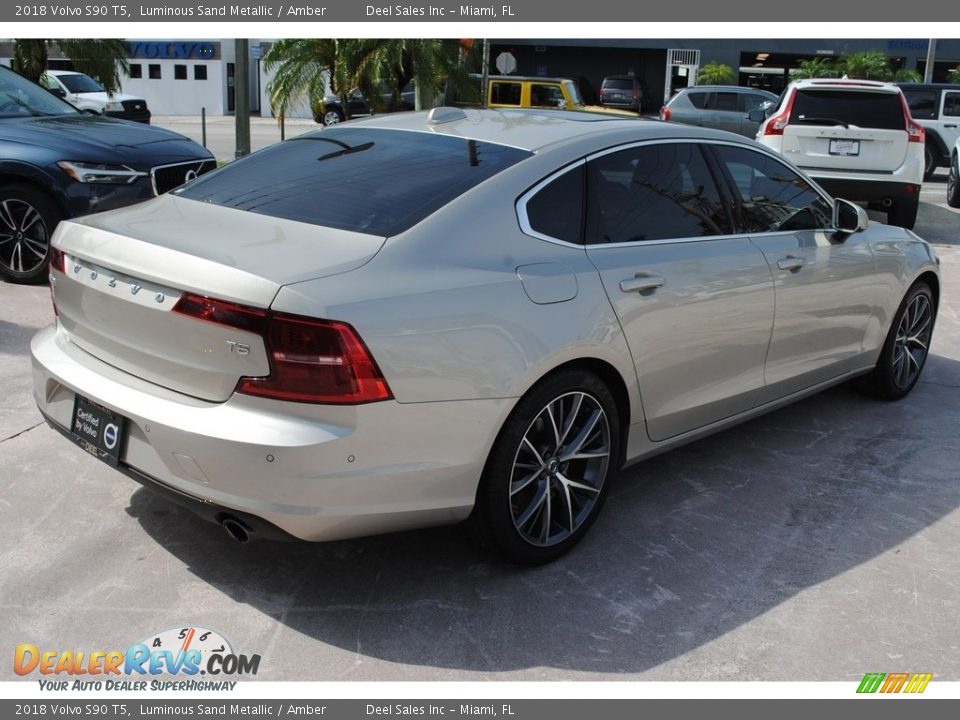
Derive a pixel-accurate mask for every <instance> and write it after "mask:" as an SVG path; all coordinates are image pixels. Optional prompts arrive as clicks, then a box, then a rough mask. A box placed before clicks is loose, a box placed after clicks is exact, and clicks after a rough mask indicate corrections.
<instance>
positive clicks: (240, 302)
mask: <svg viewBox="0 0 960 720" xmlns="http://www.w3.org/2000/svg"><path fill="white" fill-rule="evenodd" d="M238 223H240V224H238ZM237 227H242V228H243V229H244V232H243V235H242V237H238V236H237V232H236V229H235V228H237ZM184 228H190V232H189V233H185V232H184ZM384 241H385V238H383V237H377V236H372V235H364V234H361V233H355V232H350V231H344V230H336V229H331V228H324V227H318V226H315V225H308V224H305V223H298V222H293V221H289V220H278V219H277V218H271V217H267V216H263V215H257V214H254V213H248V212H243V211H240V210H234V209H231V208H214V207H210V206H207V205H205V204H203V203H198V202H195V201H191V200H185V199H182V198H177V197H173V196H163V197H160V198H157V199H156V200H153V201H150V202H149V203H147V204H146V205H140V206H139V207H138V208H137V210H136V211H134V210H133V209H124V210H119V211H114V212H111V213H102V214H99V215H94V216H89V217H86V218H84V219H83V220H81V221H64V222H62V223H61V224H60V227H59V228H58V230H57V233H56V236H55V239H54V243H55V245H56V246H58V247H59V248H60V249H61V250H62V251H63V253H64V255H65V265H64V268H63V270H64V272H63V273H62V274H60V273H59V272H56V271H54V279H55V283H54V301H55V303H56V306H57V310H58V313H59V319H60V324H61V328H62V332H63V333H65V334H66V336H67V337H69V339H70V341H71V342H73V343H74V344H76V345H77V346H78V347H80V348H82V349H83V350H85V351H86V352H88V353H90V354H91V355H93V356H94V357H97V358H99V359H100V360H103V361H104V362H106V363H108V364H110V365H112V366H114V367H116V368H118V369H120V370H123V371H125V372H128V373H130V374H132V375H135V376H137V377H140V378H142V379H144V380H147V381H149V382H152V383H155V384H157V385H161V386H163V387H166V388H169V389H171V390H175V391H177V392H182V393H185V394H188V395H192V396H194V397H198V398H201V399H204V400H209V401H223V400H226V399H227V398H228V397H229V396H230V395H231V393H232V392H233V390H234V388H235V387H236V385H237V382H238V381H239V380H240V378H241V377H260V376H266V375H268V374H269V373H270V364H269V361H268V359H267V351H266V347H265V343H264V340H263V337H262V335H261V334H260V332H258V331H255V330H250V329H242V328H240V327H237V326H231V325H227V324H221V323H219V322H208V321H205V320H202V319H198V318H196V317H192V316H189V315H186V314H183V313H180V312H177V311H176V310H175V309H174V308H175V307H176V305H177V302H178V301H179V300H180V299H181V297H183V296H184V295H185V294H191V295H199V296H202V297H210V298H215V299H218V300H223V301H226V302H228V303H234V304H236V305H237V306H238V312H243V309H244V308H254V309H261V310H265V309H267V308H269V307H270V304H271V303H272V301H273V299H274V297H275V296H276V294H277V292H278V291H279V289H280V287H282V286H283V285H285V284H288V283H293V282H299V281H303V280H308V279H315V278H319V277H326V276H329V275H335V274H339V273H343V272H349V271H350V270H353V269H355V268H357V267H360V266H361V265H363V264H365V263H366V262H368V261H369V260H370V259H371V258H372V257H373V256H374V255H376V253H377V252H378V251H379V249H380V248H381V247H382V245H383V243H384Z"/></svg>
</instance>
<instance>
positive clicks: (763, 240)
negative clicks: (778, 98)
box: [711, 145, 880, 403]
mask: <svg viewBox="0 0 960 720" xmlns="http://www.w3.org/2000/svg"><path fill="white" fill-rule="evenodd" d="M711 152H713V153H714V155H715V156H716V158H717V160H718V162H719V164H720V167H721V169H722V170H723V172H724V173H725V174H726V175H727V178H728V181H729V182H730V183H731V185H732V188H733V194H734V195H735V200H736V208H735V209H734V217H735V220H736V222H737V224H738V225H739V226H740V227H741V228H743V230H745V231H746V232H748V233H749V235H750V239H751V240H752V241H753V243H754V244H755V245H756V246H757V247H758V248H760V250H761V251H762V252H763V254H764V256H765V257H766V260H767V264H768V265H769V267H770V271H771V273H772V274H773V287H774V292H775V294H776V316H775V318H774V323H773V336H772V338H771V340H770V350H769V352H768V354H767V361H766V366H765V370H764V377H765V387H764V390H763V392H762V393H761V397H760V402H761V403H765V402H769V401H771V400H775V399H777V398H780V397H783V396H785V395H789V394H791V393H794V392H797V391H800V390H804V389H806V388H809V387H812V386H814V385H816V384H818V383H821V382H824V381H827V380H830V379H832V378H835V377H837V376H839V375H841V374H843V373H844V372H847V371H849V370H851V369H854V367H855V366H856V363H857V362H859V358H858V356H859V355H860V353H861V352H862V349H863V339H864V334H865V332H866V327H867V321H868V320H869V318H870V315H871V313H872V310H873V308H874V307H875V306H876V304H877V302H878V300H879V298H878V292H879V287H880V286H879V284H878V283H877V282H876V279H875V274H874V267H875V265H874V260H873V254H872V252H871V250H870V246H869V245H868V244H867V243H866V242H865V239H864V238H865V234H864V233H854V234H852V235H845V236H841V235H838V234H836V233H834V232H833V231H832V229H831V228H832V215H833V206H832V202H831V201H830V200H829V199H828V197H827V196H826V195H824V194H821V192H820V191H818V190H817V189H815V188H814V187H813V186H812V185H811V184H810V183H808V182H807V181H806V180H805V179H804V178H803V177H802V176H800V174H799V173H797V172H795V171H794V170H793V169H792V168H790V167H788V166H787V165H786V164H784V163H783V162H781V161H780V160H778V159H777V158H775V157H773V156H771V155H768V154H767V153H765V152H761V151H757V150H753V149H750V148H745V147H739V146H733V145H716V146H714V147H712V148H711Z"/></svg>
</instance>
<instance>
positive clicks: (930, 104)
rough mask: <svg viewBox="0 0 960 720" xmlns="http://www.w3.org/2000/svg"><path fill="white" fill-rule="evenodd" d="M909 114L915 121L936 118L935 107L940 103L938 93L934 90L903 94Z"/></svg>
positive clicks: (912, 91) (913, 91)
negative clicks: (908, 107)
mask: <svg viewBox="0 0 960 720" xmlns="http://www.w3.org/2000/svg"><path fill="white" fill-rule="evenodd" d="M904 94H905V95H906V98H907V104H908V105H909V106H910V114H911V115H912V116H913V117H914V118H916V119H917V120H933V119H934V118H936V117H937V109H938V108H937V105H938V104H939V102H940V93H938V92H937V91H936V90H911V91H910V92H908V93H904Z"/></svg>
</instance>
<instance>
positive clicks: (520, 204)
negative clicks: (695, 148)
mask: <svg viewBox="0 0 960 720" xmlns="http://www.w3.org/2000/svg"><path fill="white" fill-rule="evenodd" d="M691 143H695V144H697V145H726V146H729V147H734V148H739V149H742V150H746V151H748V152H755V153H757V154H759V155H764V156H766V157H768V158H770V159H772V160H775V161H776V162H778V163H780V164H781V165H783V166H784V167H785V168H787V169H788V170H790V171H792V172H794V173H796V174H797V175H799V176H800V177H801V178H803V179H804V180H806V181H807V184H808V185H809V186H810V188H811V189H812V190H813V191H814V192H815V193H816V194H817V195H819V196H820V197H821V199H823V200H824V202H826V203H827V205H829V206H830V207H831V208H833V207H834V201H833V198H832V197H830V196H829V195H827V193H826V192H825V191H824V190H823V188H821V187H820V186H819V185H817V183H816V181H814V180H813V178H811V177H810V176H809V175H807V174H806V173H805V172H803V170H801V169H800V168H798V167H795V166H794V165H791V164H790V163H788V162H786V161H785V160H784V158H783V157H781V156H779V155H777V154H776V153H775V152H774V151H773V150H771V149H769V148H767V147H766V146H764V145H757V146H756V147H754V146H752V145H747V144H745V143H740V142H736V141H731V140H716V139H713V138H689V137H687V138H657V139H654V140H636V141H634V142H628V143H625V144H623V145H617V146H614V147H609V148H605V149H603V150H598V151H596V152H594V153H591V154H590V155H587V156H586V157H583V158H581V159H579V160H575V161H574V162H572V163H570V164H569V165H565V166H564V167H562V168H560V169H559V170H557V171H555V172H553V173H552V174H550V175H548V176H547V177H546V178H544V179H543V180H541V181H540V182H538V183H537V184H536V185H534V186H533V187H532V188H530V189H529V190H527V191H526V192H524V193H523V194H522V195H521V196H520V197H519V198H518V199H517V203H516V210H517V221H518V222H519V224H520V229H521V231H522V232H523V234H524V235H529V236H530V237H534V238H537V239H538V240H546V241H547V242H550V243H553V244H555V245H560V246H562V247H570V248H578V249H581V250H586V249H588V248H624V247H636V246H638V245H673V244H676V243H689V242H705V241H708V240H729V239H731V238H750V237H761V236H762V237H770V236H774V235H792V234H795V233H797V232H823V233H836V232H838V230H837V228H814V229H811V230H809V231H801V230H771V231H769V232H758V233H750V232H743V233H728V234H726V235H704V236H700V237H688V238H660V239H657V240H634V241H631V242H618V243H588V242H584V243H572V242H568V241H567V240H561V239H560V238H555V237H552V236H550V235H545V234H543V233H540V232H537V231H536V230H534V229H533V228H532V227H531V225H530V219H529V217H528V216H527V202H529V200H530V198H532V197H533V196H534V195H536V194H537V192H539V191H540V190H542V189H543V188H544V187H545V186H547V185H549V184H550V183H551V182H553V181H554V180H556V179H557V178H558V177H560V176H561V175H564V174H565V173H568V172H570V171H571V170H573V169H574V168H578V167H580V166H581V165H586V164H587V163H588V162H590V161H591V160H595V159H597V158H601V157H604V156H605V155H612V154H613V153H616V152H620V151H622V150H630V149H631V148H635V147H644V146H647V145H666V144H671V145H677V144H691ZM717 162H720V160H719V159H717ZM723 184H724V185H726V183H725V182H724V183H723Z"/></svg>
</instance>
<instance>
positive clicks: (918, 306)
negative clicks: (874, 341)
mask: <svg viewBox="0 0 960 720" xmlns="http://www.w3.org/2000/svg"><path fill="white" fill-rule="evenodd" d="M934 307H935V306H934V302H933V292H932V291H931V290H930V286H929V285H927V284H926V283H925V282H918V283H916V284H915V285H913V287H911V288H910V290H909V291H907V294H906V296H905V297H904V298H903V301H902V302H901V303H900V307H899V308H897V312H896V314H895V315H894V316H893V322H892V323H891V324H890V331H889V332H888V333H887V339H886V341H885V342H884V343H883V349H882V350H881V351H880V357H879V359H878V360H877V366H876V367H875V368H874V369H873V371H872V372H871V373H870V374H869V375H866V376H864V377H863V378H861V380H860V383H859V386H860V389H861V390H863V391H864V392H866V393H868V394H869V395H873V396H874V397H876V398H880V399H881V400H899V399H900V398H902V397H905V396H906V395H907V393H909V392H910V391H911V390H912V389H913V386H914V385H916V384H917V381H918V380H919V379H920V373H921V372H922V371H923V366H924V364H925V363H926V361H927V355H928V354H929V350H930V339H931V337H932V336H933V323H934V319H935V318H934Z"/></svg>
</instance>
